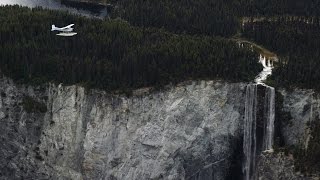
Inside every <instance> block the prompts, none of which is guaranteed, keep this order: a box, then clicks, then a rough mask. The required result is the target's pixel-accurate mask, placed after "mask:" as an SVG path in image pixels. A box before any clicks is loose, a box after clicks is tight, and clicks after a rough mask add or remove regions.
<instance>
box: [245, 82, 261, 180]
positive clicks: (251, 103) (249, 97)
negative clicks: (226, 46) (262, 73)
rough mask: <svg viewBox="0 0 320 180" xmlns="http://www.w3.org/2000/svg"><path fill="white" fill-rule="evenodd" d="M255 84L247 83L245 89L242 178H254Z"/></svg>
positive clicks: (247, 179)
mask: <svg viewBox="0 0 320 180" xmlns="http://www.w3.org/2000/svg"><path fill="white" fill-rule="evenodd" d="M257 103H258V101H257V84H249V85H248V86H247V89H246V102H245V117H244V129H243V130H244V137H243V151H244V155H245V159H244V164H243V174H244V180H251V179H253V178H254V172H255V159H256V157H255V156H256V143H257V141H256V120H257V117H256V115H257Z"/></svg>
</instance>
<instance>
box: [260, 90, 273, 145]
mask: <svg viewBox="0 0 320 180" xmlns="http://www.w3.org/2000/svg"><path fill="white" fill-rule="evenodd" d="M264 99H265V103H264V116H265V121H264V124H265V126H264V136H263V150H270V149H272V145H273V134H274V118H275V90H274V88H273V87H269V86H266V90H265V98H264Z"/></svg>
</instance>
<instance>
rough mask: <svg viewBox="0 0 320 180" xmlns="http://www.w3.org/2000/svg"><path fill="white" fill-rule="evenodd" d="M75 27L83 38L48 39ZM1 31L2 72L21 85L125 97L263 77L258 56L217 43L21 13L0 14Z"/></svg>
mask: <svg viewBox="0 0 320 180" xmlns="http://www.w3.org/2000/svg"><path fill="white" fill-rule="evenodd" d="M57 22H58V23H59V24H55V23H57ZM70 23H75V24H76V25H77V26H76V31H77V32H78V35H77V36H74V37H71V38H63V37H59V36H56V35H55V32H51V31H50V28H51V24H55V25H56V26H58V27H59V26H60V27H61V26H63V25H66V24H70ZM0 24H1V27H0V41H1V44H0V66H1V71H2V72H3V73H4V74H5V75H6V76H9V77H12V78H13V79H15V80H17V81H20V82H29V83H37V84H38V83H42V82H47V81H53V82H59V83H60V82H61V83H65V84H74V83H79V84H83V85H85V86H88V87H95V88H101V89H105V90H119V89H120V90H121V89H122V90H123V89H131V88H138V87H145V86H159V85H160V86H161V85H165V84H168V83H175V82H180V81H183V80H188V79H225V80H229V81H249V80H251V79H253V78H254V76H255V75H256V74H257V73H258V72H259V71H260V70H261V65H259V64H258V62H257V56H258V55H257V54H256V53H254V52H252V51H251V50H250V49H249V48H240V47H239V46H238V44H237V43H235V42H234V41H232V40H228V39H224V38H219V37H209V36H204V35H199V36H191V35H186V34H174V33H171V32H168V31H166V30H164V29H155V28H140V27H133V26H131V25H129V24H128V23H126V22H125V21H121V20H109V21H104V20H99V19H88V18H83V17H79V16H75V15H70V14H67V13H61V12H57V11H51V10H42V9H39V8H35V9H29V8H21V7H18V6H7V7H0Z"/></svg>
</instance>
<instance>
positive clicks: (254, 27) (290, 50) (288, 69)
mask: <svg viewBox="0 0 320 180" xmlns="http://www.w3.org/2000/svg"><path fill="white" fill-rule="evenodd" d="M243 34H244V36H245V37H247V38H250V39H253V40H254V41H256V42H258V43H260V44H263V45H264V46H266V47H268V48H270V49H272V50H273V51H275V52H277V53H278V54H279V55H280V57H281V58H280V62H279V63H278V67H277V68H276V69H275V70H274V73H273V79H274V80H275V81H276V83H277V84H278V85H285V86H296V85H298V86H301V87H304V88H316V89H320V71H319V69H320V61H319V57H320V49H319V47H320V18H315V17H313V18H311V17H310V18H294V17H282V18H278V19H277V20H274V21H268V20H265V21H262V22H255V23H253V22H251V23H247V24H246V25H245V27H244V33H243Z"/></svg>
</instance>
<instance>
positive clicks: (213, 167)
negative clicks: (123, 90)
mask: <svg viewBox="0 0 320 180" xmlns="http://www.w3.org/2000/svg"><path fill="white" fill-rule="evenodd" d="M245 86H246V84H242V83H237V84H229V83H222V82H212V81H201V82H190V83H185V84H181V85H179V86H177V87H172V88H169V89H167V90H163V91H160V92H152V93H145V94H143V95H141V94H140V95H133V96H132V97H129V98H127V97H124V96H120V95H110V94H107V93H105V92H103V91H90V92H87V93H86V92H85V90H84V89H83V88H81V87H78V86H61V85H59V86H55V85H48V86H45V87H42V88H40V87H38V88H32V87H25V86H20V85H16V84H14V83H13V82H12V81H11V80H8V79H6V78H2V79H1V80H0V91H1V92H0V93H1V97H0V128H1V129H0V137H1V145H0V151H1V152H0V158H1V162H0V177H1V178H2V179H18V178H33V179H47V178H52V179H213V178H214V179H224V178H225V177H226V176H227V174H228V170H229V168H230V167H231V161H232V155H233V152H234V149H235V147H236V144H237V142H238V141H240V142H241V141H242V140H241V137H242V124H243V114H244V96H245ZM26 96H30V97H32V98H33V99H35V100H36V101H37V102H39V103H44V104H45V106H46V107H47V112H45V113H42V112H41V111H37V110H36V109H33V111H32V112H29V113H27V112H26V110H25V109H26V107H23V106H24V105H25V102H24V99H25V97H26ZM241 148H242V147H241Z"/></svg>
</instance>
